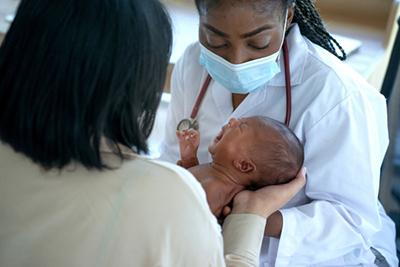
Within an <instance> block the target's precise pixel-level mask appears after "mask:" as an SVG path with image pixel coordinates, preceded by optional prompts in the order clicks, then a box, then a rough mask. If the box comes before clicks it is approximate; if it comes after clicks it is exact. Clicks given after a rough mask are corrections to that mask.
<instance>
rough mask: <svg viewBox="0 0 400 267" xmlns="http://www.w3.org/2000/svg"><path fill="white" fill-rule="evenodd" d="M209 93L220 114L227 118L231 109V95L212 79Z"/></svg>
mask: <svg viewBox="0 0 400 267" xmlns="http://www.w3.org/2000/svg"><path fill="white" fill-rule="evenodd" d="M210 86H211V93H212V97H213V100H214V103H215V105H216V106H217V109H218V110H219V112H220V114H219V115H220V116H222V117H223V118H228V117H229V116H230V115H231V114H232V111H233V106H232V95H231V92H229V91H228V90H227V89H226V88H225V87H223V86H222V85H221V84H219V83H218V82H216V81H215V80H213V81H212V82H211V84H210Z"/></svg>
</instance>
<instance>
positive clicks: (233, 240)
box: [0, 0, 304, 267]
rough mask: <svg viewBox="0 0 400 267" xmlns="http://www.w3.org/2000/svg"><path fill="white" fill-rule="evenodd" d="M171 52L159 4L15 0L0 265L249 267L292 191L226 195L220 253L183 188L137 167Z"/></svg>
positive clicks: (2, 67) (3, 61)
mask: <svg viewBox="0 0 400 267" xmlns="http://www.w3.org/2000/svg"><path fill="white" fill-rule="evenodd" d="M171 43H172V40H171V26H170V22H169V19H168V16H167V15H166V13H165V11H164V9H163V7H162V5H161V4H160V3H159V2H158V1H157V0H146V1H143V0H93V1H82V0H57V1H54V0H35V1H31V0H23V1H22V2H21V4H20V7H19V9H18V12H17V14H16V17H15V20H14V22H13V24H12V26H11V28H10V30H9V32H8V33H7V35H6V38H5V40H4V42H3V44H2V46H1V48H0V140H1V144H0V266H58V267H60V266H85V267H87V266H96V267H97V266H225V260H226V264H227V265H235V266H255V265H256V264H257V261H258V254H259V251H260V247H261V240H262V236H263V232H264V227H265V223H266V218H267V217H268V216H269V215H270V214H272V213H273V212H275V211H276V210H277V209H278V208H279V207H281V206H282V205H283V204H284V203H286V202H287V201H288V200H289V199H290V198H291V197H292V196H293V195H294V194H295V193H296V192H297V191H299V190H300V188H301V187H302V186H303V185H304V179H303V177H302V176H299V178H298V179H296V180H295V181H294V182H293V183H291V184H287V185H284V186H281V187H266V188H263V189H261V190H260V191H257V192H248V191H244V192H242V193H240V194H238V195H237V196H236V198H235V201H234V205H233V208H232V214H231V215H229V216H228V217H227V218H226V220H225V224H224V238H225V239H226V242H225V244H226V245H225V253H224V252H223V249H224V248H223V243H222V235H221V228H220V227H219V225H218V223H217V221H216V219H215V218H214V217H213V215H212V214H211V212H210V209H209V207H208V206H207V202H206V198H205V194H204V191H203V190H202V189H201V186H200V185H199V183H198V182H196V180H195V179H194V177H193V176H191V175H190V174H189V173H188V172H186V171H185V170H183V169H181V168H180V167H177V166H174V165H171V164H168V163H162V162H155V161H150V160H147V159H145V158H143V157H141V156H140V155H139V154H140V153H142V152H146V151H147V144H146V139H147V137H148V136H149V134H150V132H151V129H152V126H153V121H154V117H155V112H156V110H157V107H158V104H159V100H160V95H161V91H162V90H161V89H162V85H163V82H164V77H165V73H166V67H167V64H168V61H169V54H170V48H171ZM282 190H283V191H284V192H285V194H282V193H279V192H281V191H282ZM224 254H225V257H224Z"/></svg>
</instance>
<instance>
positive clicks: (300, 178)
mask: <svg viewBox="0 0 400 267" xmlns="http://www.w3.org/2000/svg"><path fill="white" fill-rule="evenodd" d="M305 183H306V170H305V168H303V169H302V170H301V171H300V172H299V174H298V175H297V176H296V178H294V179H293V180H292V181H290V182H289V183H287V184H282V185H270V186H266V187H263V188H261V189H258V190H257V191H255V193H256V194H257V198H259V199H260V200H262V201H263V202H264V203H265V205H266V208H267V210H268V211H267V212H268V213H269V214H272V213H273V212H275V211H276V210H278V209H280V208H281V207H283V206H284V205H285V204H286V203H287V202H289V200H291V199H292V198H293V197H294V196H295V195H296V194H297V193H298V192H299V191H300V190H301V189H302V188H303V187H304V185H305Z"/></svg>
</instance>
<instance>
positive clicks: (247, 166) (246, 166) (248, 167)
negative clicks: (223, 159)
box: [233, 159, 256, 173]
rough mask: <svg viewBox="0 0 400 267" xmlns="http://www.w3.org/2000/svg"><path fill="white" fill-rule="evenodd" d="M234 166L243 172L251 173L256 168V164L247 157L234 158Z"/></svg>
mask: <svg viewBox="0 0 400 267" xmlns="http://www.w3.org/2000/svg"><path fill="white" fill-rule="evenodd" d="M233 166H235V168H236V170H238V171H240V172H242V173H249V172H252V171H254V170H255V169H256V165H255V164H254V163H253V162H251V161H249V160H245V159H240V160H234V161H233Z"/></svg>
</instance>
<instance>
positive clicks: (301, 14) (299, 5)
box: [195, 0, 346, 60]
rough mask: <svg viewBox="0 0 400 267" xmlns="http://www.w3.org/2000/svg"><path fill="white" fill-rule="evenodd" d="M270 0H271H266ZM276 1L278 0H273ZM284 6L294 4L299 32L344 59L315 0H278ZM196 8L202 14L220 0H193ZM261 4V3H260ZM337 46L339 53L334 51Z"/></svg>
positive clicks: (295, 21)
mask: <svg viewBox="0 0 400 267" xmlns="http://www.w3.org/2000/svg"><path fill="white" fill-rule="evenodd" d="M252 1H253V2H255V1H257V2H262V1H264V2H265V1H266V0H252ZM268 1H271V0H268ZM275 1H278V0H275ZM279 1H281V3H282V4H283V5H282V6H283V7H285V8H288V7H290V6H291V5H293V4H295V13H294V19H293V22H294V23H297V24H298V25H299V27H300V31H301V33H302V34H303V35H304V36H306V37H307V38H308V39H309V40H310V41H312V42H313V43H315V44H317V45H319V46H321V47H323V48H324V49H326V50H328V51H329V52H330V53H332V54H333V55H335V56H336V57H337V58H339V59H340V60H346V52H345V51H344V49H343V48H342V47H341V45H340V44H339V43H338V42H337V41H336V40H335V38H333V37H332V35H330V34H329V33H328V31H327V30H326V28H325V26H324V23H323V21H322V19H321V16H320V15H319V13H318V10H317V9H316V7H315V5H314V2H315V0H279ZM195 2H196V6H197V9H198V11H199V13H200V14H204V13H205V12H206V10H209V9H211V8H213V7H215V6H217V5H218V4H219V3H220V2H222V0H195ZM261 4H262V3H261ZM335 46H336V47H337V48H339V50H340V52H341V55H339V54H338V53H337V51H336V48H335Z"/></svg>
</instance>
